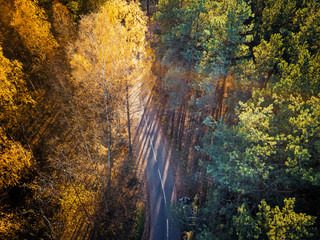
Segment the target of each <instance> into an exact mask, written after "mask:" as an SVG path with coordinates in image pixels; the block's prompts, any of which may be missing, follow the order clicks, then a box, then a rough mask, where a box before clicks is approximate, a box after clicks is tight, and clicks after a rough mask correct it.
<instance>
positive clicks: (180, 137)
mask: <svg viewBox="0 0 320 240" xmlns="http://www.w3.org/2000/svg"><path fill="white" fill-rule="evenodd" d="M186 108H187V107H186V106H185V105H184V108H183V110H182V118H181V123H180V130H179V139H178V143H179V151H181V149H182V138H183V134H184V124H185V120H186V115H187V113H186V112H187V111H186Z"/></svg>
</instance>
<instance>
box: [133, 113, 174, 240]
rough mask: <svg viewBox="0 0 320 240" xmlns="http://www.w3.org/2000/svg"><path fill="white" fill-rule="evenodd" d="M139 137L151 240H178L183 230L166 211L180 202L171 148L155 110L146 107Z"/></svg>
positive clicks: (139, 158) (138, 133)
mask: <svg viewBox="0 0 320 240" xmlns="http://www.w3.org/2000/svg"><path fill="white" fill-rule="evenodd" d="M136 136H139V137H138V138H136V139H139V141H140V150H139V157H138V164H139V169H140V171H141V174H145V176H146V180H147V186H148V193H149V194H148V196H149V206H150V215H149V216H150V219H149V220H150V225H149V228H150V229H149V239H151V240H176V239H177V240H178V239H180V230H179V227H178V226H177V225H175V224H174V221H173V219H172V217H171V216H169V215H168V214H167V212H166V207H167V206H168V205H169V204H170V203H173V202H175V201H176V199H177V196H176V192H175V188H174V175H173V172H172V169H171V167H170V161H171V149H170V147H169V146H167V145H165V144H164V142H165V141H164V138H165V136H163V135H162V134H161V131H160V124H159V119H158V118H157V116H156V110H155V108H154V107H147V108H145V111H144V113H143V115H142V117H141V121H140V125H139V128H138V130H137V135H136Z"/></svg>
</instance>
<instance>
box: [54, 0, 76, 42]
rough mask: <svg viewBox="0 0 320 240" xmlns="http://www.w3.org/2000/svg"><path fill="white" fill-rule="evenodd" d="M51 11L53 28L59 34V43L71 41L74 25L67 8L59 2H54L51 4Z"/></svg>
mask: <svg viewBox="0 0 320 240" xmlns="http://www.w3.org/2000/svg"><path fill="white" fill-rule="evenodd" d="M52 12H53V16H52V18H53V24H52V25H53V28H54V30H55V31H56V32H57V33H58V34H59V36H58V40H59V43H63V44H66V43H67V42H68V41H71V40H72V38H73V36H74V33H75V30H74V25H73V22H72V20H71V15H70V12H69V10H68V9H67V8H66V7H65V6H64V5H62V4H61V3H59V2H55V3H54V4H53V5H52Z"/></svg>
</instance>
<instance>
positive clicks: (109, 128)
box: [106, 99, 111, 185]
mask: <svg viewBox="0 0 320 240" xmlns="http://www.w3.org/2000/svg"><path fill="white" fill-rule="evenodd" d="M106 115H107V125H108V166H109V183H108V184H109V185H110V184H111V123H110V118H109V109H108V99H107V102H106Z"/></svg>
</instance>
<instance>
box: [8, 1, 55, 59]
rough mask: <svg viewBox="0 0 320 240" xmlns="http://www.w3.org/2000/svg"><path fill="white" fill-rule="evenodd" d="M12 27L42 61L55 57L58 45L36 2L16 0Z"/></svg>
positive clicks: (43, 13)
mask: <svg viewBox="0 0 320 240" xmlns="http://www.w3.org/2000/svg"><path fill="white" fill-rule="evenodd" d="M11 11H12V16H11V17H12V19H11V26H12V27H13V28H14V29H15V31H16V32H17V33H18V34H19V36H20V38H21V39H22V41H23V43H24V45H25V46H26V48H27V49H28V50H29V51H30V52H31V53H32V54H34V55H36V56H38V57H39V58H40V59H41V60H44V59H46V58H47V57H48V56H51V55H54V50H55V48H56V47H58V43H57V42H56V40H55V39H54V37H53V35H52V33H51V31H50V29H51V24H50V23H49V22H48V21H47V18H46V16H45V12H44V10H43V9H41V8H40V7H39V6H38V5H37V4H36V2H35V1H31V0H15V1H14V9H11Z"/></svg>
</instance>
